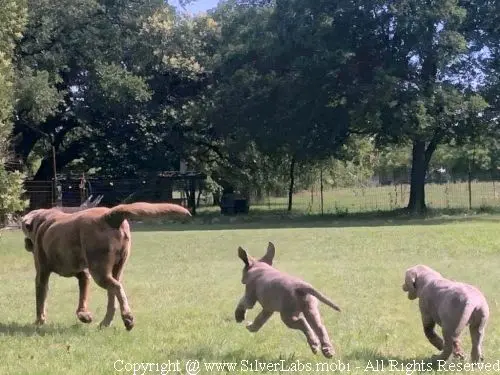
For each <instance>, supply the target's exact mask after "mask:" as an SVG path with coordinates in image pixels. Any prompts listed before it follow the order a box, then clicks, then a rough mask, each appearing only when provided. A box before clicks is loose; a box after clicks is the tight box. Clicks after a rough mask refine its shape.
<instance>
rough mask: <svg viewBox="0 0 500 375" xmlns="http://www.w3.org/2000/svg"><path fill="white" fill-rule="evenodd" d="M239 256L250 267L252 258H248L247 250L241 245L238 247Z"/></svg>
mask: <svg viewBox="0 0 500 375" xmlns="http://www.w3.org/2000/svg"><path fill="white" fill-rule="evenodd" d="M238 256H239V257H240V259H241V260H242V261H243V263H245V266H247V267H250V259H248V254H247V252H246V251H245V250H244V249H243V248H242V247H241V246H239V247H238Z"/></svg>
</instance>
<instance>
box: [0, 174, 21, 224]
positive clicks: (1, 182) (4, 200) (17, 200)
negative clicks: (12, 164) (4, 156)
mask: <svg viewBox="0 0 500 375" xmlns="http://www.w3.org/2000/svg"><path fill="white" fill-rule="evenodd" d="M23 183H24V175H23V174H22V173H20V172H8V171H6V170H5V169H4V168H3V167H2V166H0V225H2V224H5V222H6V220H7V218H8V216H9V215H10V214H13V213H16V212H20V211H23V210H24V209H25V208H26V207H27V203H28V202H27V201H26V200H23V199H22V198H21V197H22V195H23V194H24V184H23Z"/></svg>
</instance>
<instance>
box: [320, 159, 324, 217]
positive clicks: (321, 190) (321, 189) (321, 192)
mask: <svg viewBox="0 0 500 375" xmlns="http://www.w3.org/2000/svg"><path fill="white" fill-rule="evenodd" d="M319 180H320V197H321V216H323V213H324V212H323V167H321V169H320V170H319Z"/></svg>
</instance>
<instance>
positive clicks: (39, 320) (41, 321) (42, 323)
mask: <svg viewBox="0 0 500 375" xmlns="http://www.w3.org/2000/svg"><path fill="white" fill-rule="evenodd" d="M45 322H46V319H45V318H38V319H37V320H35V323H33V324H34V325H36V326H43V325H44V324H45Z"/></svg>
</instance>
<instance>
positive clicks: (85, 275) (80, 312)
mask: <svg viewBox="0 0 500 375" xmlns="http://www.w3.org/2000/svg"><path fill="white" fill-rule="evenodd" d="M76 278H77V279H78V289H79V294H80V295H79V298H78V307H77V309H76V316H77V317H78V319H79V320H80V321H81V322H82V323H90V322H92V314H91V313H90V311H88V304H87V301H88V298H89V288H90V274H89V271H88V270H84V271H82V272H79V273H78V274H76Z"/></svg>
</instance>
